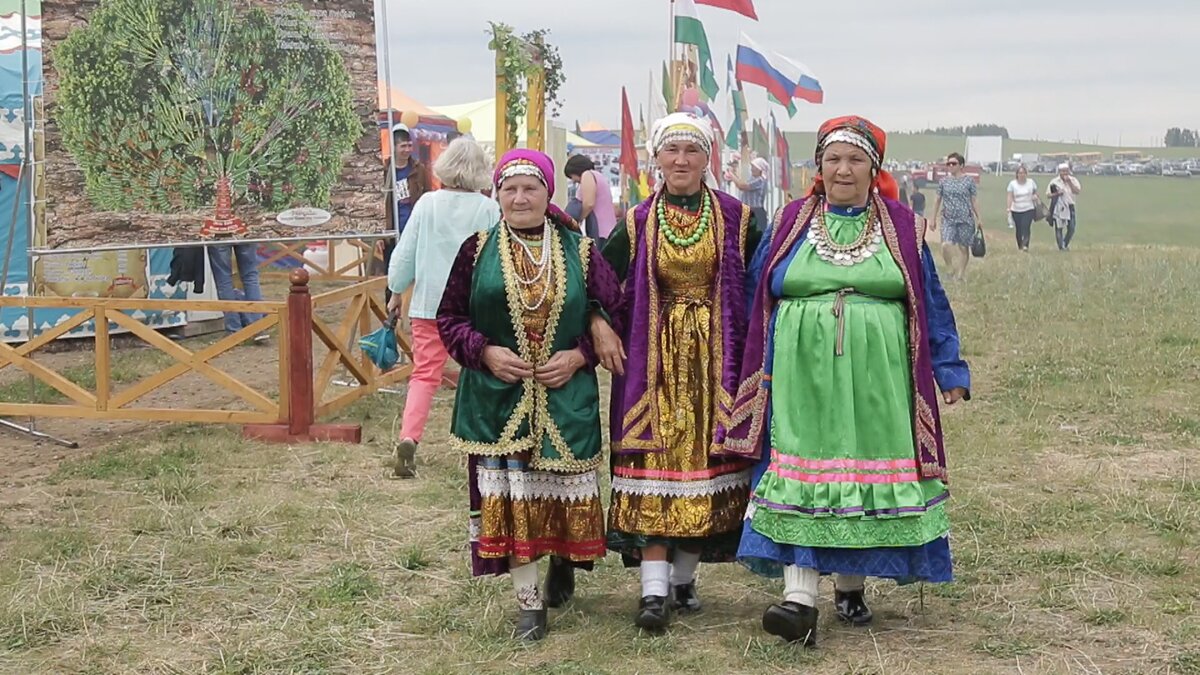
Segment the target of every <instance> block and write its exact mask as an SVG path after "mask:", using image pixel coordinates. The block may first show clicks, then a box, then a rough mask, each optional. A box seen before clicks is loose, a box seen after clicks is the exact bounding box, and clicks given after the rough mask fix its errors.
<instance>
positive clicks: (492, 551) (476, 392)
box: [438, 150, 622, 640]
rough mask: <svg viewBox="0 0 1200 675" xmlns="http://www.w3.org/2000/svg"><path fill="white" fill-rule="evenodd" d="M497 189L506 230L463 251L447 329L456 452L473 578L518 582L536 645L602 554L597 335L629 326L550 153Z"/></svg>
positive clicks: (529, 156)
mask: <svg viewBox="0 0 1200 675" xmlns="http://www.w3.org/2000/svg"><path fill="white" fill-rule="evenodd" d="M495 185H496V191H497V195H498V198H499V200H500V212H501V214H502V220H501V221H500V224H499V225H498V226H496V227H494V228H490V229H488V230H484V231H481V232H479V233H477V234H475V235H473V236H471V237H470V238H468V239H467V240H466V241H465V242H463V244H462V247H461V248H460V249H459V252H458V256H457V257H456V259H455V261H454V264H453V266H452V267H451V270H450V277H449V279H448V281H447V284H446V290H445V293H444V295H443V296H442V303H441V306H440V307H439V308H438V332H439V334H440V336H441V339H442V342H443V343H444V344H445V345H446V350H447V351H448V352H449V353H450V356H452V357H453V358H454V360H455V361H457V362H458V363H459V364H461V365H462V367H463V372H462V376H461V378H460V380H459V386H458V393H457V397H456V398H455V401H454V418H453V420H452V422H451V426H450V436H451V439H450V442H451V446H452V447H454V448H455V449H457V450H460V451H462V452H463V453H465V454H466V455H467V484H468V491H469V493H470V510H471V513H470V532H471V569H472V572H473V573H474V574H475V576H483V575H487V574H497V575H499V574H505V573H508V574H509V575H510V576H511V577H512V581H513V587H514V589H515V591H516V598H517V605H518V607H519V609H520V618H519V620H518V622H517V630H516V636H517V637H518V638H520V639H524V640H537V639H541V638H542V637H544V636H545V634H546V618H547V617H546V608H547V607H558V606H560V605H562V604H565V603H566V602H567V601H568V600H570V598H571V595H572V594H573V593H574V589H575V576H574V569H575V568H576V567H581V568H584V569H590V568H591V567H592V564H593V562H594V561H596V560H599V559H601V558H603V557H604V554H605V541H604V514H603V510H602V507H601V504H600V488H599V475H598V472H597V468H598V467H599V465H600V462H601V461H602V458H603V455H604V453H603V452H602V449H601V440H600V393H599V390H598V387H597V382H596V372H595V366H596V357H595V355H594V353H593V351H592V348H591V340H590V338H589V337H588V333H587V328H588V320H589V316H590V314H591V313H592V312H593V311H595V310H601V311H603V312H604V313H605V314H606V315H607V316H609V317H611V318H612V320H613V321H614V322H615V323H616V326H617V327H619V326H620V316H621V314H622V312H621V311H620V310H621V289H620V285H619V283H618V281H617V278H616V275H614V274H613V271H612V268H610V267H609V265H608V263H607V262H605V260H604V258H603V257H601V255H600V253H599V251H597V250H596V248H595V246H593V244H592V240H590V239H588V238H586V237H583V236H581V235H580V234H579V230H578V226H577V225H576V224H575V223H574V222H573V221H572V220H571V219H570V217H569V216H567V215H566V214H565V213H563V212H562V211H560V210H559V209H558V208H557V207H556V206H554V205H552V204H550V198H551V197H552V196H553V195H554V165H553V163H552V162H551V161H550V158H549V157H547V156H546V155H545V154H543V153H541V152H536V151H533V150H512V151H510V152H509V153H507V154H506V155H505V156H504V157H503V158H501V160H500V163H499V165H498V166H497V168H496V176H495ZM543 557H549V558H550V565H549V571H548V572H547V574H546V587H545V592H544V593H543V592H542V590H541V589H540V588H538V562H539V561H540V559H541V558H543Z"/></svg>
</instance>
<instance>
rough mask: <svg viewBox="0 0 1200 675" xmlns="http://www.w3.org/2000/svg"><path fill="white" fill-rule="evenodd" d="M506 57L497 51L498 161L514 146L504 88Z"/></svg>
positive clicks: (506, 95)
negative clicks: (509, 128)
mask: <svg viewBox="0 0 1200 675" xmlns="http://www.w3.org/2000/svg"><path fill="white" fill-rule="evenodd" d="M505 84H506V79H505V76H504V55H503V54H502V53H501V52H500V51H499V50H497V51H496V160H497V161H499V160H500V158H501V157H503V156H504V153H506V152H508V151H509V150H510V149H512V146H513V144H512V143H511V142H510V140H511V138H510V136H509V133H508V94H507V93H505V90H504V87H505Z"/></svg>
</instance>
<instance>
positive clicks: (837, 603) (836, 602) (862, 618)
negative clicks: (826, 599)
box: [833, 590, 875, 626]
mask: <svg viewBox="0 0 1200 675" xmlns="http://www.w3.org/2000/svg"><path fill="white" fill-rule="evenodd" d="M833 606H834V608H835V609H837V617H838V619H839V620H841V621H844V622H846V623H848V624H852V625H855V626H865V625H867V624H869V623H871V619H872V618H874V616H875V615H874V614H873V613H872V612H871V608H870V607H867V603H866V601H865V600H863V592H862V591H838V590H835V591H834V592H833Z"/></svg>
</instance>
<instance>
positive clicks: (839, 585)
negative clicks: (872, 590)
mask: <svg viewBox="0 0 1200 675" xmlns="http://www.w3.org/2000/svg"><path fill="white" fill-rule="evenodd" d="M866 583H867V578H866V577H864V576H863V575H861V574H838V575H835V576H834V577H833V587H834V588H836V589H838V590H839V591H842V592H843V593H844V592H846V591H861V590H863V589H864V588H865V587H866Z"/></svg>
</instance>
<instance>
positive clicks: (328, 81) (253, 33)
mask: <svg viewBox="0 0 1200 675" xmlns="http://www.w3.org/2000/svg"><path fill="white" fill-rule="evenodd" d="M54 65H55V68H56V69H57V73H58V76H59V90H58V95H57V110H56V117H55V119H56V121H57V124H58V127H59V129H60V132H61V135H62V142H63V145H64V147H65V148H66V149H67V151H68V152H70V154H71V155H72V156H73V157H74V159H75V160H76V161H77V162H78V164H79V166H80V167H81V168H82V170H83V174H84V189H85V191H86V194H87V197H88V199H89V200H90V201H91V202H92V204H93V205H94V206H95V207H96V208H98V209H102V210H106V211H113V212H140V213H147V214H177V213H187V212H192V213H200V214H206V215H204V217H197V218H194V219H192V220H190V221H188V222H189V223H191V224H194V226H195V227H198V228H199V229H200V231H199V232H190V233H188V234H187V235H186V236H185V237H181V238H188V239H194V238H197V237H202V238H207V237H220V236H241V235H243V234H245V229H246V228H245V226H244V225H243V224H242V221H241V220H239V218H237V217H236V216H235V213H239V212H243V213H245V212H254V213H256V214H259V215H261V214H264V213H272V212H278V211H280V210H284V209H288V208H291V207H294V206H313V207H318V208H325V207H327V206H328V203H329V201H330V192H331V190H332V189H333V187H334V185H335V183H336V182H337V180H338V176H339V174H340V173H341V170H342V168H343V164H344V161H345V157H346V155H347V154H348V153H349V152H350V151H351V150H352V149H353V147H354V143H355V141H356V140H357V139H358V138H359V137H360V136H361V135H362V133H363V126H362V122H361V121H360V120H359V118H358V115H357V114H356V113H355V110H354V105H353V92H352V89H351V82H350V75H349V73H348V72H347V70H346V67H345V64H344V63H343V59H342V56H341V55H340V54H339V53H338V52H337V51H336V50H335V49H334V48H333V47H332V46H331V45H330V44H329V43H328V42H327V41H326V40H325V38H324V37H322V36H321V35H320V34H319V32H318V30H317V26H316V24H315V22H314V21H313V20H312V19H311V18H310V17H309V16H308V15H307V13H306V12H305V11H304V10H303V9H302V8H300V7H299V6H297V5H283V6H281V7H278V8H277V9H275V11H274V12H273V13H272V14H269V13H268V12H267V11H266V10H264V9H263V8H261V7H248V8H247V7H244V6H243V7H241V8H235V7H234V3H233V1H232V0H105V2H102V3H101V4H100V6H99V7H98V8H97V9H96V11H95V12H94V13H93V14H92V15H91V16H90V17H89V20H88V23H87V25H86V26H84V27H81V28H79V29H77V30H74V31H72V32H71V33H70V34H69V35H68V36H67V38H66V39H65V40H63V42H62V43H61V44H60V45H59V46H58V47H57V49H56V50H55V53H54ZM191 226H192V225H189V227H191Z"/></svg>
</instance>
